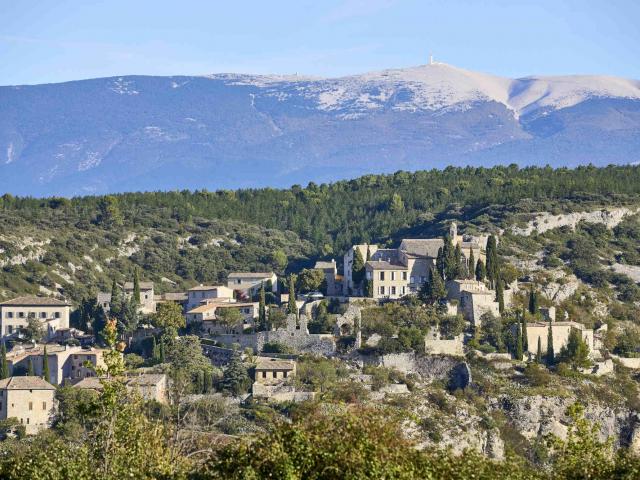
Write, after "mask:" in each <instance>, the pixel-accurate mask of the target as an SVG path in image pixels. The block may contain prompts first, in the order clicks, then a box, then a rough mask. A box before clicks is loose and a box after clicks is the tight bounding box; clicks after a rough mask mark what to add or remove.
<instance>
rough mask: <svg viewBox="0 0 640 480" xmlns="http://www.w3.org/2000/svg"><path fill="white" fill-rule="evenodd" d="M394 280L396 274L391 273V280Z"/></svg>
mask: <svg viewBox="0 0 640 480" xmlns="http://www.w3.org/2000/svg"><path fill="white" fill-rule="evenodd" d="M395 279H396V272H391V280H395Z"/></svg>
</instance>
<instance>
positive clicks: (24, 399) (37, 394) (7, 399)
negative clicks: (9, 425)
mask: <svg viewBox="0 0 640 480" xmlns="http://www.w3.org/2000/svg"><path fill="white" fill-rule="evenodd" d="M55 391H56V388H55V387H54V386H53V385H51V384H50V383H48V382H46V381H44V380H43V379H42V378H40V377H9V378H5V379H4V380H0V419H2V420H6V419H8V418H16V419H17V420H19V421H20V424H21V425H24V427H25V430H26V433H27V434H28V435H33V434H36V433H38V432H39V431H40V430H42V429H45V428H48V427H49V423H50V421H51V417H52V415H53V413H54V410H55V403H54V398H55V397H54V396H55Z"/></svg>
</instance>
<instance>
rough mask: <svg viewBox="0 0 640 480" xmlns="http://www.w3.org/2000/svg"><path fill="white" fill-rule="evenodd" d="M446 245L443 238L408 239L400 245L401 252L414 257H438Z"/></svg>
mask: <svg viewBox="0 0 640 480" xmlns="http://www.w3.org/2000/svg"><path fill="white" fill-rule="evenodd" d="M443 245H444V242H443V240H442V239H441V238H415V239H413V238H406V239H404V240H402V243H401V244H400V248H399V249H400V250H403V251H404V252H405V253H406V254H407V255H411V256H413V257H431V258H436V257H437V256H438V250H439V249H440V248H441V247H442V246H443Z"/></svg>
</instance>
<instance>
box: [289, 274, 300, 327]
mask: <svg viewBox="0 0 640 480" xmlns="http://www.w3.org/2000/svg"><path fill="white" fill-rule="evenodd" d="M287 312H288V313H289V315H295V316H296V317H297V316H298V306H297V305H296V276H295V275H294V274H293V273H291V274H289V303H288V307H287Z"/></svg>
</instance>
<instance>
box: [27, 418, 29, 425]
mask: <svg viewBox="0 0 640 480" xmlns="http://www.w3.org/2000/svg"><path fill="white" fill-rule="evenodd" d="M27 425H29V417H27Z"/></svg>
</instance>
